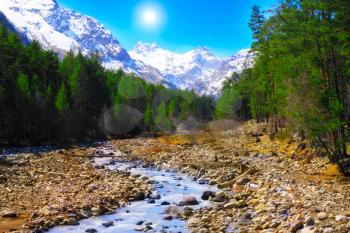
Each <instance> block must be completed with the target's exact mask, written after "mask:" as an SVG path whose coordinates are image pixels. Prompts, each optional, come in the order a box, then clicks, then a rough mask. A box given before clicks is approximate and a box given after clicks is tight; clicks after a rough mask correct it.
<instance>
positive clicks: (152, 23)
mask: <svg viewBox="0 0 350 233" xmlns="http://www.w3.org/2000/svg"><path fill="white" fill-rule="evenodd" d="M136 21H137V24H138V26H139V27H141V28H142V29H146V30H159V29H161V28H162V26H163V25H164V23H165V12H164V9H163V8H162V6H160V5H157V4H143V5H140V6H139V7H138V8H137V10H136Z"/></svg>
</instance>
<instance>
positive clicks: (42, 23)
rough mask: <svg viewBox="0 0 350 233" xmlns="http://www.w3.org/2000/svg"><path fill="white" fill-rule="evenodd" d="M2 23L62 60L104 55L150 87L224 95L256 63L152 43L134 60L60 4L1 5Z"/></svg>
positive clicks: (0, 1)
mask: <svg viewBox="0 0 350 233" xmlns="http://www.w3.org/2000/svg"><path fill="white" fill-rule="evenodd" d="M0 22H3V23H4V25H5V26H6V27H8V28H9V29H10V30H11V31H16V32H17V33H18V34H19V35H20V37H21V39H22V40H23V41H24V42H26V41H32V40H37V41H39V42H40V43H41V45H42V46H43V47H44V48H45V49H50V50H54V51H56V52H57V53H58V54H59V55H60V56H61V57H63V55H64V54H65V53H67V52H68V51H69V50H75V51H78V50H80V51H82V52H83V53H84V54H90V53H92V52H98V53H99V55H100V57H101V60H102V63H103V65H104V66H105V67H106V68H110V69H120V68H121V69H123V70H124V71H126V72H133V73H135V74H136V75H138V76H140V77H142V78H143V79H145V80H147V81H149V82H152V83H157V84H163V85H165V86H167V87H171V88H181V89H190V90H194V91H196V92H197V93H198V94H209V95H217V94H219V92H220V90H221V87H222V84H223V82H224V80H225V78H226V77H228V76H230V75H231V74H232V73H233V72H238V73H239V72H241V71H242V69H243V67H245V65H247V66H249V65H251V64H252V62H253V56H252V55H251V54H250V53H249V51H248V50H242V51H241V52H239V53H238V54H236V55H234V56H232V57H229V58H227V59H220V58H218V57H216V56H215V55H214V54H212V53H211V52H210V51H209V50H208V49H207V48H205V47H200V48H197V49H194V50H192V51H189V52H187V53H184V54H179V53H174V52H170V51H168V50H165V49H162V48H160V47H159V46H157V45H156V44H146V43H138V44H137V46H136V47H135V48H134V49H133V50H132V51H131V52H130V55H131V56H130V55H129V53H128V52H127V51H126V50H125V49H124V48H123V47H122V45H121V44H120V43H119V41H118V40H117V39H116V38H115V37H114V36H113V35H112V33H111V32H110V31H109V30H108V29H107V28H105V27H104V26H103V25H102V24H101V23H99V22H98V21H97V20H95V19H93V18H91V17H89V16H85V15H82V14H80V13H78V12H75V11H72V10H69V9H66V8H63V7H61V6H60V5H59V4H58V3H57V1H56V0H0Z"/></svg>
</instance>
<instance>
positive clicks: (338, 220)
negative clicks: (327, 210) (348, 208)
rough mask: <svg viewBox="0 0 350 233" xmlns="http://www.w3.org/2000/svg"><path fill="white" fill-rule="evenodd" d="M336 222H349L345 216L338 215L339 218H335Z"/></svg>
mask: <svg viewBox="0 0 350 233" xmlns="http://www.w3.org/2000/svg"><path fill="white" fill-rule="evenodd" d="M335 220H336V221H337V222H345V221H346V220H347V218H346V216H345V215H337V216H335Z"/></svg>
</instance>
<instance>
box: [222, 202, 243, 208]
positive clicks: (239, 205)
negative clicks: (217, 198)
mask: <svg viewBox="0 0 350 233" xmlns="http://www.w3.org/2000/svg"><path fill="white" fill-rule="evenodd" d="M246 205H247V203H246V202H245V201H244V200H239V201H236V200H232V201H231V202H229V203H227V204H225V205H224V208H226V209H230V208H243V207H245V206H246Z"/></svg>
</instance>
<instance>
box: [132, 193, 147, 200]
mask: <svg viewBox="0 0 350 233" xmlns="http://www.w3.org/2000/svg"><path fill="white" fill-rule="evenodd" d="M145 197H146V195H145V193H144V192H137V193H136V194H135V196H134V200H135V201H143V200H145Z"/></svg>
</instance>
